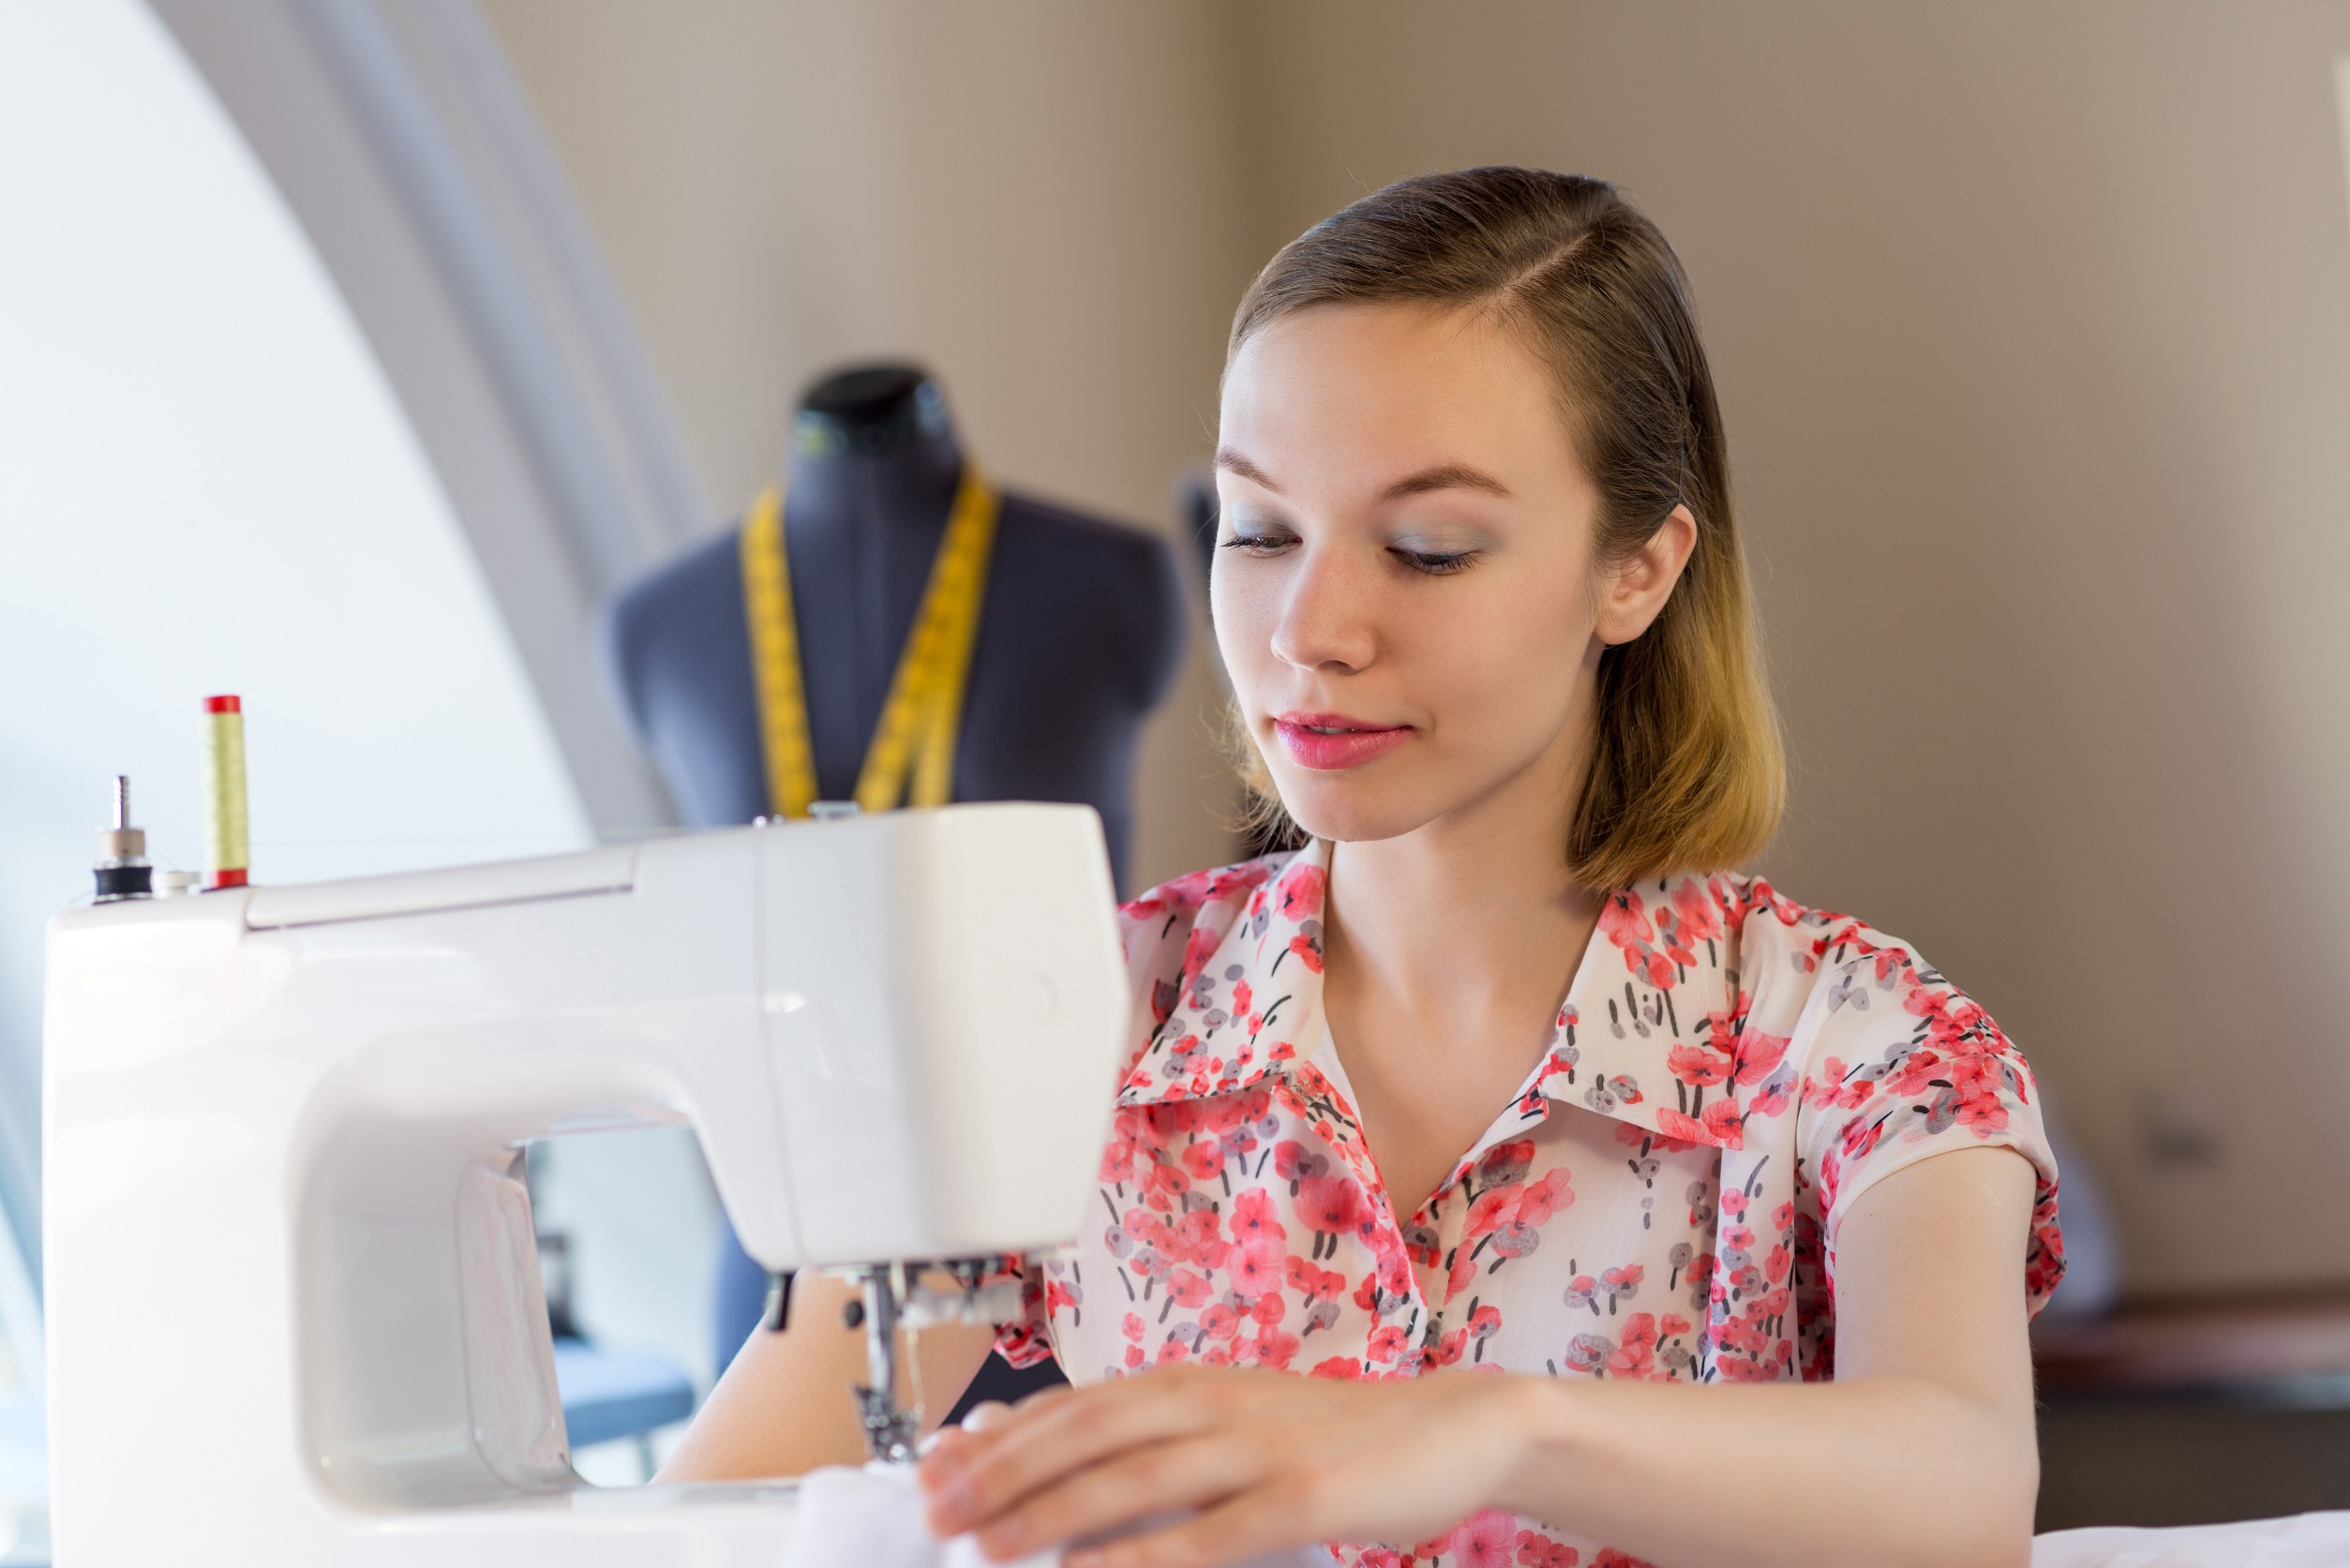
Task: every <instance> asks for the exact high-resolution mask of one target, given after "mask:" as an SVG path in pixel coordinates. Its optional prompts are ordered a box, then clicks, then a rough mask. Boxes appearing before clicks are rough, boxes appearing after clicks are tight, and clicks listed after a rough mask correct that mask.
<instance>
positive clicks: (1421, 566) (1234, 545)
mask: <svg viewBox="0 0 2350 1568" xmlns="http://www.w3.org/2000/svg"><path fill="white" fill-rule="evenodd" d="M1296 543H1297V540H1296V538H1295V535H1292V534H1286V533H1241V534H1235V535H1234V536H1233V537H1231V538H1230V539H1227V540H1224V541H1223V542H1222V543H1221V544H1220V545H1218V546H1217V547H1218V548H1219V549H1225V550H1238V551H1240V552H1241V553H1242V554H1244V555H1252V556H1273V555H1278V554H1280V552H1282V551H1283V550H1286V549H1288V548H1289V547H1290V546H1291V545H1295V544H1296ZM1387 554H1388V555H1389V556H1390V557H1392V558H1393V559H1395V560H1399V561H1401V562H1402V563H1403V564H1404V566H1406V567H1407V568H1409V569H1410V570H1412V571H1414V572H1416V573H1419V574H1420V575H1423V576H1429V577H1449V576H1451V575H1454V574H1455V573H1457V572H1465V571H1467V570H1468V569H1469V568H1470V567H1472V566H1474V565H1475V564H1476V563H1477V562H1478V561H1480V560H1484V559H1485V552H1484V551H1483V550H1410V549H1406V548H1404V547H1403V546H1402V545H1389V546H1388V548H1387Z"/></svg>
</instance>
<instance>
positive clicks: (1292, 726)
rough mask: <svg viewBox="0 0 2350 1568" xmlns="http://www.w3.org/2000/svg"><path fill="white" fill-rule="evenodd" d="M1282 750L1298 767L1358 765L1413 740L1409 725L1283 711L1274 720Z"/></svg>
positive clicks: (1332, 768)
mask: <svg viewBox="0 0 2350 1568" xmlns="http://www.w3.org/2000/svg"><path fill="white" fill-rule="evenodd" d="M1273 729H1274V731H1275V733H1276V734H1278V735H1280V738H1281V749H1282V750H1283V751H1285V752H1287V753H1288V754H1289V755H1290V759H1291V760H1292V761H1294V762H1295V763H1296V764H1297V765H1298V766H1299V767H1301V768H1311V769H1316V770H1318V771H1322V772H1335V771H1338V770H1340V769H1348V768H1359V767H1361V766H1362V765H1363V764H1364V763H1366V762H1369V761H1370V760H1371V759H1372V758H1373V757H1377V756H1384V755H1385V754H1387V753H1389V752H1391V751H1394V750H1395V749H1396V748H1397V747H1398V746H1400V745H1402V744H1403V743H1404V742H1405V741H1406V740H1409V739H1412V726H1411V725H1409V724H1370V723H1367V722H1366V721H1364V720H1361V719H1354V718H1349V717H1348V716H1347V715H1345V714H1343V713H1283V714H1281V715H1280V717H1278V718H1276V719H1275V720H1274V721H1273Z"/></svg>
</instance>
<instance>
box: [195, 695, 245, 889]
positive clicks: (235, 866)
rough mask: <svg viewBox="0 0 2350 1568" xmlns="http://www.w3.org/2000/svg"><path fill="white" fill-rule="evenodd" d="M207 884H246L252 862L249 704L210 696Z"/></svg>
mask: <svg viewBox="0 0 2350 1568" xmlns="http://www.w3.org/2000/svg"><path fill="white" fill-rule="evenodd" d="M204 863H205V865H206V867H207V869H206V871H205V872H204V887H205V889H206V890H208V891H209V890H210V889H216V888H242V887H244V886H245V880H246V873H247V869H248V868H249V867H250V865H251V863H252V850H251V847H250V845H249V844H247V841H246V823H245V705H244V704H243V703H241V702H239V701H238V700H237V699H236V698H235V697H233V696H219V697H206V698H204Z"/></svg>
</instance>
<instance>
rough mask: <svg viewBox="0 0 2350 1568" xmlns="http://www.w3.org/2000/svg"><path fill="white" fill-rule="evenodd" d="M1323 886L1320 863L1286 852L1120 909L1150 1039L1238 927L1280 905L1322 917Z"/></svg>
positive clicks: (1217, 869) (1201, 875)
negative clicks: (1274, 902)
mask: <svg viewBox="0 0 2350 1568" xmlns="http://www.w3.org/2000/svg"><path fill="white" fill-rule="evenodd" d="M1308 884H1310V887H1309V886H1308ZM1324 886H1325V873H1324V871H1323V868H1322V866H1321V864H1320V861H1319V859H1318V858H1317V857H1315V856H1312V855H1310V854H1305V853H1303V852H1301V851H1298V850H1294V849H1293V850H1282V851H1280V852H1279V853H1276V854H1272V855H1260V856H1258V857H1257V858H1256V859H1252V860H1240V861H1236V862H1235V863H1234V864H1232V865H1228V866H1212V867H1209V868H1208V869H1206V870H1205V871H1195V872H1189V873H1186V874H1184V875H1182V876H1178V877H1175V878H1173V879H1171V880H1169V881H1166V882H1161V883H1160V884H1159V886H1157V887H1156V888H1153V889H1150V890H1149V891H1148V892H1145V893H1144V894H1142V895H1141V896H1140V897H1137V898H1133V899H1130V900H1129V901H1127V902H1126V903H1122V904H1120V905H1119V906H1118V920H1119V926H1120V929H1121V932H1122V934H1123V935H1124V938H1125V942H1126V965H1127V975H1128V978H1130V980H1131V981H1132V982H1133V987H1134V992H1135V996H1136V1000H1137V1001H1138V1002H1141V1003H1144V1004H1145V1005H1146V1006H1147V1008H1148V1016H1147V1017H1146V1018H1145V1020H1143V1021H1142V1022H1143V1023H1145V1032H1147V1031H1148V1030H1152V1029H1156V1028H1157V1026H1158V1025H1159V1024H1160V1023H1165V1022H1166V1020H1167V1015H1168V1014H1169V1013H1170V1012H1171V1011H1173V1010H1174V1008H1175V998H1176V997H1178V996H1180V995H1181V994H1182V993H1183V991H1184V988H1185V986H1186V985H1187V984H1188V983H1189V982H1190V980H1192V979H1194V978H1197V976H1198V973H1199V969H1200V966H1201V965H1203V964H1205V963H1206V962H1207V960H1208V959H1209V958H1210V957H1211V956H1212V955H1213V954H1214V953H1215V951H1216V949H1217V948H1220V947H1221V946H1222V945H1223V943H1224V939H1225V938H1226V937H1227V936H1229V935H1231V934H1232V932H1233V928H1234V927H1235V926H1236V925H1238V924H1239V923H1240V922H1241V921H1243V920H1247V919H1256V918H1261V917H1263V916H1264V915H1265V912H1266V910H1267V908H1268V901H1269V900H1271V899H1274V898H1280V899H1282V900H1284V901H1285V902H1286V903H1288V904H1289V905H1291V906H1293V907H1296V906H1302V905H1303V904H1305V903H1311V905H1312V906H1313V909H1314V911H1315V912H1316V913H1317V914H1318V913H1319V911H1320V907H1321V903H1322V891H1323V888H1324Z"/></svg>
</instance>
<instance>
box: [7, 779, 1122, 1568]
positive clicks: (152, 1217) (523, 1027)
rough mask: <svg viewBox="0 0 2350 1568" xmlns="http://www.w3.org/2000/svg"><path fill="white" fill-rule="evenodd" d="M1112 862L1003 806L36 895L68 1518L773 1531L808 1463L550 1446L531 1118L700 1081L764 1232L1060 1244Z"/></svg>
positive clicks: (132, 1558) (176, 1552) (356, 1535)
mask: <svg viewBox="0 0 2350 1568" xmlns="http://www.w3.org/2000/svg"><path fill="white" fill-rule="evenodd" d="M1113 900H1114V895H1113V891H1112V888H1111V885H1110V880H1109V873H1108V868H1107V863H1106V861H1105V859H1104V858H1103V854H1102V850H1101V841H1100V828H1099V824H1098V822H1097V821H1096V819H1095V818H1094V816H1093V814H1092V813H1091V812H1089V811H1087V810H1085V809H1084V808H1082V807H1068V806H1028V805H988V806H966V807H952V808H948V809H946V810H942V811H936V812H906V813H891V814H884V815H877V816H871V817H857V818H849V819H846V820H841V821H832V822H820V823H794V824H790V825H786V826H776V827H766V828H751V829H735V830H730V831H725V832H716V833H710V834H704V835H698V836H693V837H686V838H679V839H673V840H666V841H658V842H652V843H647V844H638V845H634V846H627V847H620V848H612V849H602V850H593V851H589V852H585V853H581V854H576V855H569V856H561V857H556V858H552V859H543V860H529V861H516V862H511V863H507V864H501V865H487V866H477V867H468V868H461V869H457V870H453V871H446V872H435V873H424V874H413V875H403V876H389V877H378V878H369V879H365V880H359V881H351V882H342V883H325V884H318V885H315V886H310V887H300V888H286V889H239V890H236V891H232V892H223V893H214V894H206V895H202V896H201V897H187V898H177V899H165V900H157V901H154V902H137V903H119V904H111V905H106V906H101V907H96V908H90V909H77V910H72V911H68V912H67V913H65V914H62V915H60V916H58V917H57V918H56V920H55V921H54V922H53V924H52V932H51V938H50V952H49V974H48V1018H47V1040H46V1064H45V1085H44V1116H45V1123H46V1131H47V1151H48V1155H47V1160H48V1170H47V1182H46V1198H45V1202H46V1212H47V1260H48V1267H47V1275H48V1279H47V1284H48V1304H49V1348H50V1374H49V1401H50V1418H49V1419H50V1444H51V1454H52V1509H53V1520H54V1531H55V1541H56V1545H57V1550H58V1553H59V1561H64V1562H69V1563H71V1564H73V1565H75V1568H110V1565H115V1564H122V1565H129V1564H138V1565H139V1568H148V1565H150V1564H153V1563H156V1562H162V1561H189V1560H191V1559H193V1560H196V1561H204V1560H207V1559H211V1558H214V1557H216V1556H217V1558H218V1559H219V1560H220V1561H229V1560H231V1559H233V1560H235V1561H247V1562H253V1563H257V1564H270V1563H289V1564H291V1563H302V1564H306V1565H316V1564H346V1563H348V1564H357V1563H390V1562H394V1561H401V1562H427V1561H429V1562H432V1563H435V1564H450V1565H455V1568H462V1565H466V1564H472V1563H484V1564H486V1563H491V1562H496V1563H499V1564H501V1565H513V1564H522V1563H529V1562H535V1561H547V1562H554V1561H561V1562H563V1563H566V1564H596V1563H607V1562H609V1563H619V1562H622V1561H625V1562H628V1563H631V1564H654V1563H679V1564H682V1563H686V1562H689V1561H690V1562H692V1563H695V1564H697V1565H705V1564H721V1563H726V1564H731V1563H735V1562H741V1563H744V1564H749V1563H753V1562H757V1563H760V1564H762V1565H767V1564H772V1563H773V1562H776V1561H780V1560H781V1557H780V1554H781V1552H782V1550H783V1547H784V1545H785V1543H786V1540H787V1539H788V1535H789V1529H790V1524H791V1509H790V1507H789V1505H788V1501H787V1496H788V1494H787V1492H786V1491H784V1490H781V1489H778V1488H775V1487H764V1488H762V1487H756V1486H695V1487H649V1488H645V1489H644V1490H642V1491H638V1492H606V1493H599V1492H597V1491H595V1490H594V1489H593V1488H588V1487H584V1486H583V1484H582V1483H581V1482H580V1481H579V1480H578V1478H577V1477H576V1475H575V1474H574V1473H573V1471H572V1470H571V1466H570V1463H569V1451H568V1445H567V1442H566V1439H565V1435H564V1430H563V1420H562V1411H561V1402H560V1398H559V1396H558V1394H557V1391H556V1384H555V1376H554V1366H553V1359H552V1351H551V1348H550V1342H549V1339H548V1335H547V1325H546V1310H545V1305H544V1299H543V1296H542V1295H541V1292H540V1287H539V1279H538V1272H537V1262H536V1253H535V1247H534V1243H533V1239H532V1234H531V1217H530V1210H529V1200H528V1195H527V1191H526V1189H525V1187H524V1186H523V1183H522V1180H521V1172H520V1165H519V1160H520V1153H519V1145H520V1143H521V1142H523V1141H524V1140H526V1139H529V1138H532V1137H536V1136H539V1135H542V1134H546V1133H560V1132H564V1131H573V1130H588V1129H591V1128H594V1127H611V1126H615V1125H624V1124H628V1123H636V1122H646V1121H654V1122H661V1121H667V1122H690V1123H691V1124H692V1125H693V1126H694V1127H696V1130H697V1132H698V1134H699V1136H700V1139H701V1143H702V1148H703V1152H704V1155H705V1157H707V1159H708V1161H709V1164H710V1168H711V1173H712V1175H713V1177H714V1178H715V1180H716V1183H717V1186H718V1188H719V1192H720V1195H721V1197H722V1198H723V1199H724V1201H725V1202H726V1209H727V1211H728V1213H729V1214H730V1215H731V1217H733V1220H734V1223H735V1225H736V1228H737V1230H738V1232H740V1234H741V1238H742V1241H743V1244H744V1246H745V1247H746V1248H747V1249H748V1250H749V1251H750V1253H751V1254H752V1256H754V1257H755V1258H757V1259H758V1260H759V1261H760V1262H763V1263H765V1264H766V1265H767V1266H768V1267H770V1268H771V1269H775V1270H779V1271H782V1270H796V1269H807V1268H816V1267H835V1266H843V1265H852V1264H873V1263H880V1262H897V1261H906V1260H925V1261H946V1260H962V1259H979V1258H984V1257H987V1256H990V1255H994V1254H1003V1253H1016V1252H1020V1251H1024V1250H1027V1249H1030V1248H1034V1247H1048V1246H1052V1245H1056V1244H1058V1243H1061V1242H1064V1241H1067V1240H1069V1239H1070V1238H1072V1237H1073V1236H1075V1235H1076V1234H1077V1232H1078V1231H1079V1230H1080V1228H1081V1226H1082V1224H1083V1222H1084V1215H1085V1204H1086V1203H1087V1202H1088V1201H1089V1200H1090V1193H1091V1178H1092V1175H1093V1173H1094V1171H1095V1168H1096V1165H1097V1162H1098V1161H1099V1158H1100V1148H1101V1143H1102V1140H1103V1136H1104V1134H1105V1131H1106V1127H1107V1119H1108V1115H1109V1106H1110V1100H1111V1093H1112V1089H1113V1087H1114V1084H1115V1077H1116V1072H1117V1064H1118V1055H1119V1042H1120V1040H1121V1038H1122V1035H1123V1031H1124V1029H1125V1026H1126V1023H1127V1013H1128V999H1127V996H1126V993H1125V985H1124V981H1123V966H1122V964H1121V963H1120V961H1119V954H1118V948H1117V941H1116V935H1115V924H1114V917H1113ZM843 1397H845V1398H846V1397H847V1394H846V1391H844V1393H843Z"/></svg>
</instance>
